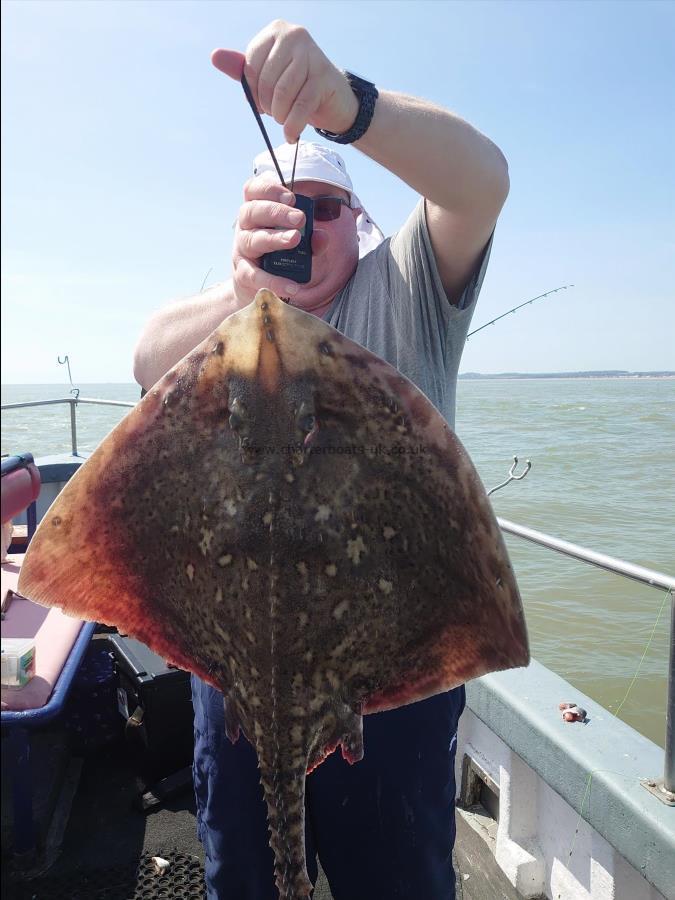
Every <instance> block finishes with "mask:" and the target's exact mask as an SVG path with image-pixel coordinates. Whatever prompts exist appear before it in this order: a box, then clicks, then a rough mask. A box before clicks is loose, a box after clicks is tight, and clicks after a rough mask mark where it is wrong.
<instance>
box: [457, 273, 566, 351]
mask: <svg viewBox="0 0 675 900" xmlns="http://www.w3.org/2000/svg"><path fill="white" fill-rule="evenodd" d="M571 287H574V285H573V284H563V285H562V286H561V287H557V288H554V289H553V290H552V291H546V293H545V294H538V295H537V296H536V297H533V298H532V299H531V300H526V301H525V302H524V303H519V304H518V306H514V307H513V309H508V310H507V311H506V312H505V313H502V314H501V316H497V318H496V319H491V320H490V321H489V322H486V323H485V325H481V326H480V328H475V329H474V330H473V331H470V332H469V333H468V334H467V336H466V339H467V341H468V340H469V338H470V337H471V335H472V334H477V333H478V332H479V331H482V330H483V329H484V328H487V327H488V325H494V324H495V322H498V321H499V320H500V319H503V318H504V316H508V315H510V314H511V313H514V312H516V311H517V310H519V309H522V308H523V307H524V306H528V304H530V303H534V301H535V300H541V299H542V297H548V296H550V295H551V294H557V293H558V291H566V290H567V288H571Z"/></svg>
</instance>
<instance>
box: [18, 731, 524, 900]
mask: <svg viewBox="0 0 675 900" xmlns="http://www.w3.org/2000/svg"><path fill="white" fill-rule="evenodd" d="M53 746H54V736H53V735H52V734H50V733H49V732H47V733H46V734H45V735H39V736H38V740H37V741H36V745H35V750H34V753H33V759H34V762H35V763H36V779H37V780H36V793H37V794H38V795H39V794H40V784H39V781H40V774H39V773H40V771H42V772H43V776H44V778H46V777H48V773H47V771H46V769H41V767H40V766H39V759H40V755H41V753H47V752H48V751H49V750H50V748H53ZM79 762H80V761H79V760H78V764H79ZM141 787H142V781H141V780H140V779H139V777H138V765H137V763H136V761H135V758H134V757H133V756H132V755H130V754H129V753H128V751H127V749H126V747H125V746H124V744H122V743H120V744H113V745H111V746H109V747H108V748H106V749H104V750H102V751H99V752H98V753H97V754H95V755H92V756H90V757H88V758H85V759H84V762H83V763H82V764H81V765H78V770H77V776H76V790H75V791H74V793H73V792H71V795H70V797H68V796H65V798H62V800H61V801H60V803H61V804H62V805H63V804H64V803H65V804H66V805H67V807H68V808H67V809H65V810H63V809H61V810H60V812H59V809H58V804H57V805H56V806H57V808H56V818H58V816H59V815H60V818H61V821H62V823H63V825H62V827H61V828H60V829H58V828H57V829H56V830H55V832H56V833H55V834H53V835H52V837H51V840H50V843H51V845H52V846H51V852H52V856H56V860H55V862H53V864H52V865H51V866H50V868H49V869H48V871H47V872H46V873H44V874H42V875H39V876H38V877H36V878H32V879H31V880H29V881H26V880H25V878H23V877H17V876H16V875H14V874H12V865H3V867H2V873H3V874H2V897H3V900H5V898H7V900H28V898H30V900H52V898H60V897H63V896H66V894H64V893H63V890H64V888H63V884H64V883H66V884H70V885H73V886H74V885H77V884H82V883H83V881H85V880H86V879H87V878H89V879H90V880H91V879H92V877H93V882H95V881H96V873H99V875H98V877H99V880H100V877H101V875H102V874H103V872H111V871H112V872H115V871H118V872H120V873H122V872H124V871H127V872H128V870H129V866H130V865H131V866H132V869H133V866H134V865H135V864H138V862H139V860H142V858H143V857H144V855H145V857H146V858H147V856H148V855H151V856H155V855H157V856H165V857H166V856H172V854H173V857H175V856H176V854H178V855H179V856H180V858H181V860H183V861H185V860H186V859H187V860H188V861H189V862H190V864H191V865H193V866H195V865H199V866H200V868H201V866H202V865H203V861H204V852H203V848H202V846H201V844H200V843H199V841H198V839H197V835H196V827H195V806H194V798H193V793H192V790H191V787H190V786H188V787H186V788H184V789H183V790H181V791H180V792H179V793H178V794H177V795H176V796H174V797H173V798H171V799H169V800H167V801H165V802H164V804H163V805H162V806H161V808H159V809H157V810H156V811H155V812H152V813H150V814H146V813H143V812H141V811H140V810H139V809H137V808H136V803H137V800H138V797H139V795H140V793H141ZM4 793H5V795H7V794H8V793H9V792H8V791H6V792H4ZM66 794H67V792H66ZM37 799H38V806H40V799H39V796H38V798H37ZM44 805H45V804H44V802H43V803H42V806H44ZM6 824H7V809H6V808H5V815H4V822H3V837H4V835H5V833H6ZM3 843H5V842H4V841H3ZM6 850H7V848H6V847H4V852H3V855H4V857H5V859H4V861H5V862H7V861H8V857H7V853H6ZM456 851H457V852H456V857H455V871H456V873H457V898H458V900H507V898H508V900H511V898H512V897H513V898H515V897H516V895H515V894H512V893H510V892H509V891H508V890H507V888H508V887H509V886H508V885H507V886H506V887H504V886H503V885H502V884H500V880H499V878H498V870H497V873H495V872H493V871H492V869H491V863H490V859H491V858H490V856H489V853H488V854H487V856H485V851H484V849H482V847H481V842H480V841H479V842H478V843H476V835H475V833H474V830H472V829H471V828H469V827H468V826H467V825H466V822H465V820H464V818H462V816H461V814H459V815H458V841H457V846H456ZM173 857H172V858H173ZM492 863H493V864H494V860H492ZM93 882H92V887H91V889H90V891H89V892H87V893H85V894H84V895H82V896H86V900H99V898H100V900H129V898H130V897H133V896H143V898H144V900H145V897H146V896H147V897H148V900H150V896H149V895H147V894H145V893H141V894H136V895H134V894H133V893H131V894H130V893H129V889H128V888H127V889H126V893H125V892H124V891H123V890H122V887H121V884H120V893H115V892H114V890H113V888H112V885H110V884H108V886H107V888H106V890H105V891H104V892H103V893H101V892H99V890H98V889H96V890H95V891H94V888H93ZM68 896H71V895H68ZM77 896H78V897H79V896H80V895H79V894H78V895H77ZM157 896H163V897H173V896H176V897H178V896H180V897H182V896H188V895H187V894H185V895H184V894H182V893H176V894H173V893H168V894H167V893H159V894H158V895H157ZM189 896H190V897H194V896H199V895H198V894H197V895H195V894H194V893H190V894H189ZM202 896H205V893H202ZM314 900H332V896H331V893H330V890H329V887H328V884H327V881H326V879H325V876H324V875H323V873H321V875H320V878H319V881H318V883H317V886H316V889H315V892H314ZM373 900H379V898H373ZM382 900H385V898H382ZM428 900H436V898H428ZM438 900H443V898H438Z"/></svg>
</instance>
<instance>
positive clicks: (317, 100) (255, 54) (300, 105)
mask: <svg viewBox="0 0 675 900" xmlns="http://www.w3.org/2000/svg"><path fill="white" fill-rule="evenodd" d="M211 61H212V63H213V65H214V66H215V67H216V68H217V69H220V71H221V72H224V73H225V74H226V75H229V76H230V78H234V79H235V80H236V81H241V74H242V71H243V72H244V74H245V75H246V80H247V81H248V83H249V86H250V88H251V92H252V94H253V97H254V99H255V101H256V104H257V106H258V110H259V111H260V112H263V113H267V114H268V115H270V116H273V117H274V119H275V120H276V121H277V122H278V123H279V124H280V125H283V128H284V136H285V138H286V141H287V142H288V143H289V144H294V143H295V142H296V141H297V140H299V137H300V135H301V134H302V132H303V130H304V128H305V126H306V125H312V126H314V127H315V128H324V129H326V130H327V131H333V132H337V133H338V134H340V133H342V132H344V131H347V130H348V129H349V128H351V126H352V124H353V123H354V120H355V119H356V116H357V113H358V109H359V104H358V101H357V99H356V97H355V96H354V94H353V92H352V89H351V87H350V86H349V82H348V81H347V79H346V77H345V76H344V74H343V73H342V72H341V71H340V70H339V69H338V68H336V67H335V66H334V65H333V63H332V62H331V61H330V60H329V59H328V57H327V56H325V54H324V53H323V52H322V50H321V49H320V48H319V47H318V46H317V45H316V44H315V42H314V40H313V39H312V37H311V35H310V34H309V33H308V32H307V31H306V30H305V29H304V28H302V27H301V26H300V25H291V24H290V23H288V22H284V21H282V20H281V19H277V20H276V21H274V22H272V23H270V24H269V25H268V26H267V27H266V28H263V30H262V31H260V32H259V33H258V34H257V35H256V36H255V37H254V38H253V40H252V41H251V42H250V43H249V45H248V47H247V48H246V53H245V54H243V53H239V52H238V51H236V50H214V51H213V53H212V54H211Z"/></svg>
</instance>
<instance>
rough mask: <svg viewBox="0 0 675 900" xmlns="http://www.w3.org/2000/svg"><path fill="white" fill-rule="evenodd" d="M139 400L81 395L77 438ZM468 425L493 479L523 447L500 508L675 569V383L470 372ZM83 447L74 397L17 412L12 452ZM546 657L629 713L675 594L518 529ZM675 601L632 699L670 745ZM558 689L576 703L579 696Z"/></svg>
mask: <svg viewBox="0 0 675 900" xmlns="http://www.w3.org/2000/svg"><path fill="white" fill-rule="evenodd" d="M64 396H68V388H67V387H59V386H55V385H23V386H21V385H10V386H3V388H2V403H3V404H5V403H13V402H19V401H25V400H37V399H45V398H53V397H64ZM80 396H82V397H100V398H104V399H116V400H128V401H136V400H137V399H138V396H139V389H138V387H137V386H136V385H129V384H97V385H82V386H81V394H80ZM125 413H126V410H124V409H121V408H116V407H94V406H86V405H81V406H80V407H79V408H78V413H77V421H78V447H79V449H80V450H85V449H86V450H93V449H94V447H95V446H96V445H97V443H98V442H99V441H100V440H101V439H102V438H103V437H105V435H106V434H107V433H108V431H109V430H110V429H111V428H112V427H113V426H114V425H115V424H116V423H117V422H118V421H119V420H120V419H121V418H122V416H123V415H124V414H125ZM457 432H458V434H459V436H460V438H461V439H462V441H463V443H464V444H465V446H466V448H467V450H468V451H469V453H470V455H471V457H472V459H473V461H474V463H475V465H476V468H477V469H478V472H479V473H480V476H481V478H482V479H483V482H484V483H485V486H486V487H487V488H490V487H492V486H494V485H495V484H497V483H499V482H500V481H502V480H503V479H504V477H505V475H506V473H507V471H508V469H509V467H510V465H511V461H512V457H513V456H514V455H517V456H518V457H519V459H520V461H521V463H520V465H519V470H520V469H521V467H522V464H523V462H524V460H525V459H527V458H529V459H531V460H532V470H531V472H530V473H529V475H528V476H527V477H526V478H525V479H524V480H523V481H520V482H516V483H513V484H511V485H509V486H508V487H507V488H505V489H503V490H502V491H499V492H498V493H496V494H494V495H493V498H492V499H493V502H494V507H495V510H496V512H497V515H499V516H502V517H504V518H506V519H511V520H512V521H515V522H518V523H521V524H524V525H529V526H530V527H533V528H536V529H539V530H541V531H544V532H547V533H549V534H552V535H555V536H556V537H562V538H565V539H567V540H569V541H573V542H574V543H578V544H582V545H584V546H586V547H590V548H592V549H594V550H597V551H601V552H604V553H608V554H610V555H612V556H618V557H621V558H623V559H625V560H628V561H629V562H633V563H637V564H640V565H643V566H647V567H649V568H653V569H657V570H659V571H661V572H666V573H669V574H671V575H672V574H674V573H675V521H674V519H675V381H673V380H668V379H648V378H640V379H593V378H591V379H546V380H539V379H536V380H509V381H501V380H489V381H460V382H459V391H458V414H457ZM69 449H70V417H69V413H68V409H67V407H65V406H50V407H44V408H41V409H35V408H29V409H22V410H16V411H5V412H3V416H2V453H16V452H21V451H25V450H29V451H31V452H33V453H34V454H35V455H43V454H47V453H56V452H63V451H67V450H69ZM507 543H508V546H509V550H510V552H511V556H512V560H513V563H514V566H515V569H516V573H517V576H518V581H519V584H520V588H521V592H522V594H523V599H524V603H525V607H526V613H527V620H528V625H529V631H530V640H531V645H532V650H533V653H534V655H535V656H536V657H537V658H538V659H539V660H540V661H541V662H542V663H544V665H546V666H548V667H549V668H551V669H553V670H554V671H556V672H558V673H559V674H560V675H562V676H563V677H564V678H566V679H567V680H568V681H570V682H571V683H572V684H573V685H575V686H576V687H577V688H578V689H579V690H582V691H584V692H585V693H587V694H589V695H590V696H592V697H593V698H595V699H596V700H597V701H599V702H600V703H602V704H603V705H604V706H605V707H607V708H608V709H610V710H616V709H617V707H618V705H619V703H620V702H621V701H622V700H623V698H624V695H625V693H626V691H627V690H628V687H629V685H630V683H631V681H632V680H633V677H634V675H635V674H636V672H637V670H638V666H639V663H640V659H641V657H642V655H643V653H644V651H645V647H646V646H647V643H648V641H649V638H650V635H651V634H652V631H653V630H654V625H655V622H656V619H657V616H658V613H659V609H660V608H661V606H662V604H663V600H664V592H663V591H661V590H655V589H653V588H648V587H643V586H641V585H639V584H637V583H634V582H631V581H628V580H627V579H624V578H621V577H619V576H617V575H612V574H610V573H608V572H604V571H601V570H598V569H595V568H592V567H590V566H587V565H584V564H582V563H577V562H574V561H572V560H569V559H567V558H566V557H562V556H560V555H559V554H557V553H553V552H550V551H547V550H545V549H543V548H540V547H536V546H534V545H531V544H529V543H527V542H525V541H522V540H519V539H517V538H508V540H507ZM669 619H670V614H669V607H668V605H667V604H666V606H665V608H664V610H663V614H662V616H661V620H660V622H659V624H658V626H657V628H656V631H655V633H654V637H653V640H652V642H651V645H650V647H649V650H648V651H647V653H646V655H645V657H644V660H643V662H642V666H641V668H640V675H639V677H638V678H637V680H636V682H635V684H634V685H633V687H632V689H631V692H630V695H629V698H628V700H627V702H626V703H625V705H624V706H623V708H622V710H621V718H623V719H625V720H626V721H627V722H629V723H630V724H631V725H633V726H634V727H635V728H637V729H638V730H639V731H641V732H642V733H643V734H645V735H647V736H648V737H650V738H651V739H652V740H654V741H656V742H657V743H659V744H661V745H663V741H664V713H665V697H666V668H667V662H668V631H669ZM557 699H558V700H574V699H575V698H574V692H572V696H570V697H560V698H557Z"/></svg>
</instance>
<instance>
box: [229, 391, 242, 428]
mask: <svg viewBox="0 0 675 900" xmlns="http://www.w3.org/2000/svg"><path fill="white" fill-rule="evenodd" d="M245 416H246V407H245V406H244V404H243V403H242V402H241V400H239V398H238V397H235V399H234V400H233V401H232V403H231V404H230V416H229V423H230V428H231V429H232V431H241V429H242V427H243V425H244V420H245Z"/></svg>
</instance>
